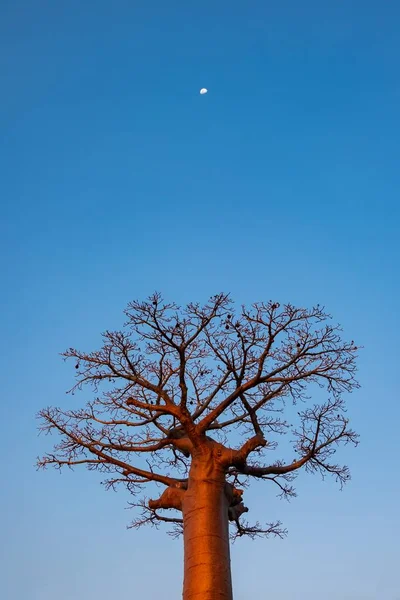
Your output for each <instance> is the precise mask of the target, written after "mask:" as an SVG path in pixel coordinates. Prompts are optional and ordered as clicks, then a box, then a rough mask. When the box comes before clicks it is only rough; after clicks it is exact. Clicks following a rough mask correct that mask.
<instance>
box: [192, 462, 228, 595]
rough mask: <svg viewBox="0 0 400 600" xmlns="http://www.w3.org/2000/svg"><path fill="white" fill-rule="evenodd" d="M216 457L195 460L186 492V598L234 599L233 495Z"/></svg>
mask: <svg viewBox="0 0 400 600" xmlns="http://www.w3.org/2000/svg"><path fill="white" fill-rule="evenodd" d="M212 463H213V460H212V459H211V458H209V459H200V460H197V459H195V460H194V461H193V464H192V467H191V472H190V477H189V485H188V489H187V491H186V492H185V494H184V497H183V503H182V511H183V522H184V532H183V537H184V583H183V600H232V598H233V596H232V580H231V568H230V551H229V531H228V530H229V523H228V509H229V498H228V496H227V494H226V485H225V474H224V471H223V469H222V468H221V467H220V466H219V465H215V464H212Z"/></svg>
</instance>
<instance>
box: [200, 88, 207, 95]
mask: <svg viewBox="0 0 400 600" xmlns="http://www.w3.org/2000/svg"><path fill="white" fill-rule="evenodd" d="M207 92H208V89H207V88H201V90H200V94H201V95H203V94H207Z"/></svg>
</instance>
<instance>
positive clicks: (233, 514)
mask: <svg viewBox="0 0 400 600" xmlns="http://www.w3.org/2000/svg"><path fill="white" fill-rule="evenodd" d="M225 495H226V497H227V499H228V503H229V505H228V518H229V520H230V521H236V523H238V521H239V517H240V516H241V515H242V514H243V513H245V512H248V510H249V509H248V508H247V506H245V505H244V504H243V501H242V496H243V490H239V489H238V488H235V486H233V485H232V484H231V483H225Z"/></svg>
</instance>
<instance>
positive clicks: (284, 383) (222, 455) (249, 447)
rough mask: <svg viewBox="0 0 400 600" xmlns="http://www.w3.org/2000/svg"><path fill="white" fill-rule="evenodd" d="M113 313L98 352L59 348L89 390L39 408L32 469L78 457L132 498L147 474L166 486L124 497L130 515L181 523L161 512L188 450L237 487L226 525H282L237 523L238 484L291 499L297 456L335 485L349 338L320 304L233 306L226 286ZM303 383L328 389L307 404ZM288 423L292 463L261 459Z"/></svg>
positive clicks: (343, 475) (348, 381)
mask: <svg viewBox="0 0 400 600" xmlns="http://www.w3.org/2000/svg"><path fill="white" fill-rule="evenodd" d="M125 315H126V318H127V321H126V323H125V326H124V329H123V331H106V332H105V333H104V334H103V345H102V347H101V348H100V349H99V350H97V351H94V352H90V353H86V352H81V351H79V350H76V349H75V348H69V349H68V350H67V351H66V352H64V353H63V356H64V357H65V359H73V360H74V361H75V365H74V366H75V376H76V383H75V385H74V386H73V388H72V389H71V390H70V392H71V393H75V391H76V390H80V389H82V387H83V386H85V385H89V386H91V387H92V388H93V392H94V395H95V397H94V398H93V399H92V400H91V401H89V402H88V403H87V404H86V406H85V407H84V408H81V409H76V410H64V409H62V408H55V407H48V408H45V409H43V410H42V411H40V413H39V417H40V419H41V426H40V428H41V430H43V431H45V432H50V431H57V432H58V433H59V434H60V441H59V442H58V443H57V444H56V445H55V447H54V451H53V452H52V453H49V454H46V455H45V456H44V457H43V458H40V459H38V465H39V467H46V466H47V465H54V466H55V467H57V468H61V467H62V466H64V465H68V466H70V467H73V466H75V465H79V464H85V465H87V467H88V468H89V469H90V470H98V471H101V472H104V473H106V474H107V479H106V482H105V483H106V486H107V487H115V486H116V485H117V484H123V485H125V486H126V487H127V489H128V490H129V492H130V493H131V494H133V495H134V496H136V495H137V494H138V493H139V492H140V491H141V490H142V488H143V486H144V485H145V484H147V483H148V482H157V483H159V484H162V485H164V486H167V490H166V492H165V493H164V495H163V496H162V497H161V499H160V500H159V501H150V502H145V501H142V500H140V501H139V502H136V501H134V502H133V503H132V504H133V505H135V506H138V505H139V506H140V507H141V509H142V515H141V516H140V517H139V518H138V519H136V520H135V521H134V523H133V525H134V526H139V525H141V524H143V523H145V522H151V523H153V524H157V523H158V522H159V521H167V522H173V523H176V524H178V525H179V523H181V520H180V519H178V518H175V517H168V516H165V513H160V509H163V508H179V503H178V504H177V503H176V502H175V501H174V500H172V501H170V500H168V498H167V497H166V495H165V494H166V493H167V496H168V494H169V497H170V496H171V490H184V489H185V487H187V482H188V473H189V469H190V465H191V462H192V461H193V459H194V458H196V457H199V456H202V455H203V454H204V453H205V452H206V449H209V448H211V447H212V448H214V450H215V448H216V449H217V452H216V454H213V456H214V455H215V456H218V459H217V460H218V461H219V463H220V464H221V465H222V467H223V469H224V472H225V474H226V481H227V482H230V483H228V485H230V486H231V489H232V493H233V497H239V501H237V500H233V501H232V506H235V505H236V506H238V508H237V512H236V514H234V515H233V517H232V521H234V522H235V523H236V525H237V531H236V535H243V534H245V533H247V534H249V535H257V534H259V533H267V534H268V533H276V534H278V535H282V533H283V530H282V529H281V527H280V523H275V524H269V525H268V526H267V527H266V528H262V527H261V526H259V524H258V523H257V524H256V525H255V526H252V527H250V526H249V525H248V524H247V523H244V524H241V523H239V518H238V517H239V516H240V514H241V513H242V512H245V511H246V510H247V509H246V508H245V507H244V506H243V504H242V502H241V493H242V492H241V491H240V490H238V489H237V488H236V487H235V486H236V485H237V484H238V483H239V484H241V485H246V482H247V481H248V480H249V479H251V478H252V477H253V478H254V477H255V478H259V479H265V480H269V481H272V482H274V483H275V484H276V485H277V486H278V488H279V491H280V493H281V494H282V495H283V496H285V497H290V496H293V495H295V491H294V488H293V485H292V482H293V479H294V477H295V475H296V472H297V471H298V470H299V469H300V468H301V467H303V466H304V467H305V469H306V470H308V471H311V472H319V473H321V474H322V475H323V476H324V475H325V474H332V475H333V476H335V477H336V478H337V479H338V481H339V482H340V484H341V485H342V484H343V483H345V482H346V481H347V480H348V479H349V477H350V474H349V470H348V468H347V467H346V466H342V465H338V464H336V463H335V462H334V460H333V457H334V454H335V452H336V449H337V447H338V445H339V444H340V443H345V444H346V443H349V442H351V443H353V444H357V435H356V434H355V433H354V431H352V430H351V429H349V427H348V419H347V418H346V415H345V405H344V402H343V399H342V394H343V392H351V391H352V390H354V389H355V388H357V387H358V383H357V381H356V380H355V371H356V364H355V358H356V354H357V347H356V346H355V344H354V342H353V341H351V342H345V341H343V340H342V337H341V328H340V327H339V326H338V325H333V324H332V322H331V317H330V315H328V314H327V313H326V312H325V310H324V309H323V308H322V307H320V306H319V305H317V306H315V307H313V308H311V309H304V308H296V307H294V306H292V305H291V304H285V305H284V306H281V305H280V304H279V303H277V302H273V301H269V302H266V303H255V304H253V305H252V306H251V307H250V308H246V307H245V306H242V307H241V308H240V309H239V310H235V306H234V303H233V302H232V300H231V299H230V297H229V295H227V294H218V295H216V296H213V297H212V298H211V299H210V300H209V301H208V302H207V303H206V304H205V305H200V304H195V303H190V304H188V305H187V306H186V307H184V308H180V307H179V306H177V305H175V304H173V303H167V302H164V300H163V299H162V297H161V296H160V294H158V293H155V294H153V295H152V296H151V297H150V298H148V299H147V300H146V301H144V302H139V301H134V302H131V303H130V304H129V305H128V307H127V309H126V310H125ZM312 384H316V385H318V386H319V387H320V388H323V389H324V390H325V393H326V399H325V401H324V402H323V403H322V404H319V405H317V404H316V405H313V406H311V407H310V406H308V405H307V404H306V401H307V400H308V396H307V391H308V389H309V386H310V385H312ZM288 401H291V402H292V403H298V402H299V403H302V404H303V403H305V404H304V406H302V410H301V411H299V412H298V414H297V421H298V423H297V425H296V426H294V425H292V424H291V423H289V422H288V421H287V420H285V418H284V415H283V412H284V408H285V406H287V402H288ZM287 432H291V433H292V436H293V440H294V442H293V451H294V458H293V460H292V461H289V462H283V461H282V460H279V459H277V460H275V461H271V460H269V461H267V458H268V456H269V454H268V453H270V451H271V450H276V448H277V438H278V437H279V435H283V434H285V433H287ZM238 442H239V447H233V446H237V443H238ZM254 456H256V460H255V459H254ZM163 498H164V499H163ZM166 498H167V499H166Z"/></svg>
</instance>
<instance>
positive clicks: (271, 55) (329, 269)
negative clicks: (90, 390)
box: [0, 0, 400, 600]
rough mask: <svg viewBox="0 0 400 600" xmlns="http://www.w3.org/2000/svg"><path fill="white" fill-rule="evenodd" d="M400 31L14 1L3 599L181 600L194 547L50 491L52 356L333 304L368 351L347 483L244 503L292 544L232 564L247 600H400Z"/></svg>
mask: <svg viewBox="0 0 400 600" xmlns="http://www.w3.org/2000/svg"><path fill="white" fill-rule="evenodd" d="M399 24H400V4H399V3H398V2H397V1H395V0H393V1H390V0H385V2H377V1H371V0H363V1H361V0H353V1H352V2H349V1H348V0H346V1H344V0H335V1H334V2H333V1H331V2H321V0H303V1H302V2H298V0H282V1H280V2H270V1H269V0H263V1H262V0H255V1H250V2H244V1H241V2H239V1H237V0H230V1H229V2H228V1H225V0H218V1H217V2H216V1H215V0H214V1H211V0H203V1H202V2H190V1H189V2H188V1H185V2H184V1H179V2H178V1H176V0H171V1H169V2H165V1H161V0H153V1H149V2H148V3H146V7H145V3H144V2H132V1H128V0H125V1H123V0H115V1H114V2H113V3H111V2H105V1H103V0H97V1H96V2H82V1H79V2H78V0H69V1H68V2H65V1H63V0H60V1H57V2H54V1H50V0H48V1H42V0H37V1H35V2H34V1H28V0H25V1H22V0H12V1H11V0H2V2H1V4H0V77H1V97H0V131H1V137H0V159H1V178H0V197H1V224H0V232H1V238H0V245H1V255H0V261H1V279H2V288H3V291H2V294H1V313H0V319H1V332H2V366H3V378H2V386H1V387H2V393H1V395H2V420H1V425H0V427H1V435H0V449H1V456H2V492H1V495H0V514H1V516H0V519H1V538H2V544H1V546H0V554H1V556H0V570H1V578H0V595H1V596H2V597H4V598H5V599H7V600H53V599H54V598H57V600H70V599H71V598H85V599H86V600H108V599H109V598H110V597H120V598H130V597H133V596H134V597H146V598H157V597H159V596H160V595H161V594H162V595H163V597H168V598H179V597H180V594H181V576H182V547H181V542H179V541H173V540H171V539H170V538H169V537H168V536H167V535H166V534H164V533H163V532H161V531H160V532H157V531H155V530H151V529H143V530H141V531H140V532H132V531H126V529H125V525H126V524H127V523H128V521H129V520H130V517H131V515H130V514H129V512H127V511H125V510H124V507H125V505H126V501H127V499H128V498H127V497H126V495H124V493H123V492H121V493H119V494H113V493H111V492H109V493H105V492H104V491H103V489H102V488H101V487H100V486H99V485H98V480H97V478H96V477H95V476H94V475H92V474H90V473H87V472H86V471H83V470H82V471H76V472H75V473H65V474H63V475H62V476H59V475H58V474H57V473H55V472H51V471H49V472H47V473H42V472H41V473H36V471H35V469H34V467H33V464H34V461H35V457H36V456H37V455H38V454H39V453H41V452H42V451H43V450H44V449H45V448H49V447H50V441H51V440H50V439H42V438H39V439H38V438H37V434H36V431H35V427H36V423H35V420H34V415H35V413H36V411H37V410H38V409H39V408H40V407H42V406H44V405H48V404H58V405H59V404H62V405H65V406H67V405H68V403H69V402H70V398H69V397H66V396H65V395H64V392H65V390H66V389H67V388H68V387H69V386H70V384H71V381H72V375H73V374H72V372H71V367H70V366H69V365H65V364H64V363H63V362H62V361H61V359H60V357H59V356H58V352H60V351H62V350H63V349H64V348H66V347H68V346H70V345H74V346H78V347H82V348H87V349H92V348H94V347H95V346H96V344H97V343H98V341H99V333H100V332H101V331H102V330H104V329H105V328H113V327H118V326H119V325H120V324H121V323H122V321H123V317H122V309H123V308H124V306H125V305H126V303H127V302H128V301H129V300H130V299H133V298H142V297H145V296H147V295H148V294H149V293H151V292H152V291H154V290H155V289H157V290H160V291H162V292H163V293H164V295H165V296H166V297H167V298H168V299H173V300H176V301H177V302H180V303H184V302H186V301H189V300H199V301H202V300H205V299H206V298H207V297H208V296H209V295H211V294H214V293H216V292H219V291H221V290H223V291H230V292H231V293H232V295H233V297H234V298H235V299H236V300H237V301H238V302H251V301H254V300H264V299H269V298H274V299H276V300H279V301H280V302H285V301H292V302H294V303H297V304H300V305H311V304H313V303H316V302H319V303H321V304H325V305H326V307H327V309H328V310H329V311H330V312H331V313H333V315H334V317H335V319H336V320H338V321H339V322H340V323H341V324H342V325H343V327H344V329H345V332H346V334H347V335H348V337H349V338H350V339H355V340H357V342H358V343H359V344H362V345H364V346H365V349H364V350H363V352H362V354H361V357H360V363H359V364H360V370H359V378H360V381H361V383H362V386H363V387H362V389H361V391H360V392H357V393H355V394H353V395H352V396H351V397H350V398H349V404H350V415H351V417H352V421H353V425H354V427H355V428H356V429H358V431H359V432H360V433H361V435H362V444H361V446H360V447H359V448H358V449H357V450H354V451H353V450H350V449H349V451H348V452H347V453H346V454H345V455H344V456H345V458H346V461H347V462H348V463H349V464H350V466H351V468H352V472H353V480H352V482H351V483H350V484H349V485H348V486H347V487H346V488H345V490H344V491H343V492H340V491H339V490H338V488H337V486H336V485H335V484H334V483H333V482H321V481H320V480H319V479H318V477H313V478H312V477H309V476H301V477H300V478H299V480H298V491H299V497H298V498H297V499H296V500H293V501H292V502H291V504H286V503H284V502H282V501H279V500H277V499H276V498H275V490H273V489H272V488H270V487H268V486H267V485H265V486H264V487H261V486H260V485H259V484H257V485H256V486H255V487H254V488H253V490H252V492H250V493H248V494H247V504H248V505H249V506H250V508H251V511H252V512H251V514H252V515H253V516H254V517H258V518H260V519H262V520H273V519H276V518H281V519H282V520H283V521H284V523H285V525H286V526H287V527H288V528H289V537H288V538H287V539H286V540H285V541H280V540H273V539H272V540H267V541H264V540H258V541H255V542H251V541H241V542H238V543H237V544H235V545H234V547H233V552H232V563H233V578H234V585H235V600H247V599H248V598H251V597H257V598H279V599H280V600H289V599H290V600H292V599H293V598H294V599H299V600H301V599H303V598H307V599H308V600H320V598H322V597H323V598H324V599H325V600H373V599H379V600H398V599H399V598H400V582H399V576H398V565H399V563H400V552H399V543H398V540H399V537H400V519H399V513H398V505H399V493H400V486H399V467H398V465H399V460H398V443H399V418H400V409H399V392H398V387H399V380H398V376H399V369H398V353H399V352H398V349H399V341H398V337H399V312H398V306H399V300H400V298H399V287H400V286H399V277H398V274H399V273H398V262H399V242H398V221H399V216H400V215H399V187H400V185H399V184H400V169H399V168H398V160H399V155H400V142H399V139H400V136H399V133H400V131H399V129H400V120H399V107H400V77H399V72H400V69H399V59H400V42H399V34H398V32H399ZM202 86H205V87H207V88H208V89H209V93H208V95H206V96H199V94H198V90H199V89H200V87H202ZM84 397H85V394H83V397H82V401H83V400H84V399H85V398H84Z"/></svg>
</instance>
